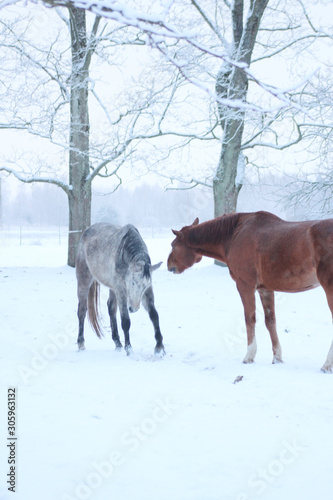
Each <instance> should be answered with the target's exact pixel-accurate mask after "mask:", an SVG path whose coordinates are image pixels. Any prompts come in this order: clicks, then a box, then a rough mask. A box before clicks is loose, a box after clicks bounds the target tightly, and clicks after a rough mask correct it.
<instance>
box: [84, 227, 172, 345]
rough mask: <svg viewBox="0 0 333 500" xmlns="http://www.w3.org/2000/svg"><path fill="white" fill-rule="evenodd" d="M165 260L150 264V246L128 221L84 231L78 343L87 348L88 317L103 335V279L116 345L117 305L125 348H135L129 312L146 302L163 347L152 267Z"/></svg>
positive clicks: (156, 333) (157, 336) (118, 343)
mask: <svg viewBox="0 0 333 500" xmlns="http://www.w3.org/2000/svg"><path fill="white" fill-rule="evenodd" d="M161 264H162V263H161V262H160V263H159V264H156V265H154V266H152V265H151V261H150V257H149V254H148V249H147V247H146V244H145V243H144V241H143V239H142V237H141V235H140V233H139V231H138V230H137V229H136V228H135V227H134V226H132V225H131V224H128V225H126V226H124V227H120V226H115V225H112V224H107V223H98V224H93V225H92V226H90V227H89V228H88V229H86V230H85V231H84V233H83V235H82V237H81V240H80V242H79V246H78V252H77V257H76V266H75V267H76V278H77V294H78V300H79V305H78V311H77V314H78V318H79V336H78V339H77V343H78V347H79V349H84V348H85V345H84V333H83V332H84V320H85V316H86V313H87V309H88V318H89V321H90V323H91V326H92V328H93V329H94V331H95V332H96V334H97V336H98V337H99V338H101V337H102V335H103V333H102V328H101V324H100V316H99V310H98V306H99V288H100V283H101V284H102V285H105V286H106V287H108V288H109V299H108V302H107V305H108V311H109V315H110V323H111V331H112V339H113V341H114V343H115V345H116V350H120V349H122V347H123V346H122V343H121V342H120V339H119V334H118V326H117V318H116V314H117V307H119V310H120V317H121V327H122V329H123V331H124V336H125V350H126V352H127V354H130V351H131V349H132V347H131V343H130V336H129V330H130V326H131V321H130V318H129V313H128V311H130V312H131V313H133V312H136V311H137V310H138V309H139V307H140V303H141V302H142V304H143V306H144V307H145V309H146V310H147V311H148V314H149V317H150V319H151V321H152V323H153V325H154V330H155V339H156V347H155V354H157V355H163V354H164V353H165V351H164V346H163V337H162V334H161V331H160V326H159V317H158V313H157V311H156V309H155V304H154V293H153V288H152V279H151V273H152V271H154V270H156V269H158V268H159V267H160V265H161Z"/></svg>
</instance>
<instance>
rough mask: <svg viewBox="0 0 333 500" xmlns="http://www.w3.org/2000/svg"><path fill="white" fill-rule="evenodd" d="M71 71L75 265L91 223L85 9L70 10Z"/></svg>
mask: <svg viewBox="0 0 333 500" xmlns="http://www.w3.org/2000/svg"><path fill="white" fill-rule="evenodd" d="M70 31H71V44H72V74H71V96H70V150H69V184H70V187H71V191H70V193H69V196H68V203H69V234H68V265H69V266H72V267H74V266H75V257H76V251H77V245H78V242H79V240H80V237H81V234H82V232H83V231H84V230H85V229H86V228H87V227H88V226H90V224H91V182H90V180H88V176H89V111H88V77H89V68H88V64H86V56H87V50H86V49H87V32H86V13H85V11H84V10H80V9H76V8H72V9H70Z"/></svg>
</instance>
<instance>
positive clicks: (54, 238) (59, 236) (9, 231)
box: [0, 225, 171, 247]
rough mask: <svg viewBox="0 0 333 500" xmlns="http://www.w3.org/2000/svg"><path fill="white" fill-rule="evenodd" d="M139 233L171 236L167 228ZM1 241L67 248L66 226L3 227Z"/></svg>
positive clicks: (17, 244) (145, 235)
mask: <svg viewBox="0 0 333 500" xmlns="http://www.w3.org/2000/svg"><path fill="white" fill-rule="evenodd" d="M139 231H140V233H141V235H142V237H143V239H155V238H161V237H168V236H170V235H171V231H170V228H167V227H142V228H139ZM0 241H1V242H2V244H6V245H11V246H31V245H35V246H53V247H54V246H61V247H62V246H67V244H68V227H66V226H45V227H41V226H23V225H21V226H3V227H2V228H0Z"/></svg>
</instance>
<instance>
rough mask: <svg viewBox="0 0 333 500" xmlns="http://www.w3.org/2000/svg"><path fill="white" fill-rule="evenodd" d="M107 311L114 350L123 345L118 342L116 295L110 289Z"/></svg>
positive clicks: (118, 349)
mask: <svg viewBox="0 0 333 500" xmlns="http://www.w3.org/2000/svg"><path fill="white" fill-rule="evenodd" d="M108 311H109V316H110V324H111V331H112V340H113V342H114V343H115V344H116V350H117V351H120V349H121V348H122V347H123V345H122V343H121V342H120V338H119V334H118V325H117V297H116V294H115V293H114V292H113V291H112V290H110V292H109V298H108Z"/></svg>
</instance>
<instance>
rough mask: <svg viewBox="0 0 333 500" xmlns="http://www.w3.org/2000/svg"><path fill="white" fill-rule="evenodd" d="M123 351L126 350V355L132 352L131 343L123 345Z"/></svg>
mask: <svg viewBox="0 0 333 500" xmlns="http://www.w3.org/2000/svg"><path fill="white" fill-rule="evenodd" d="M125 351H126V354H127V356H130V355H131V354H132V352H133V349H132V346H131V345H130V346H126V347H125Z"/></svg>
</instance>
